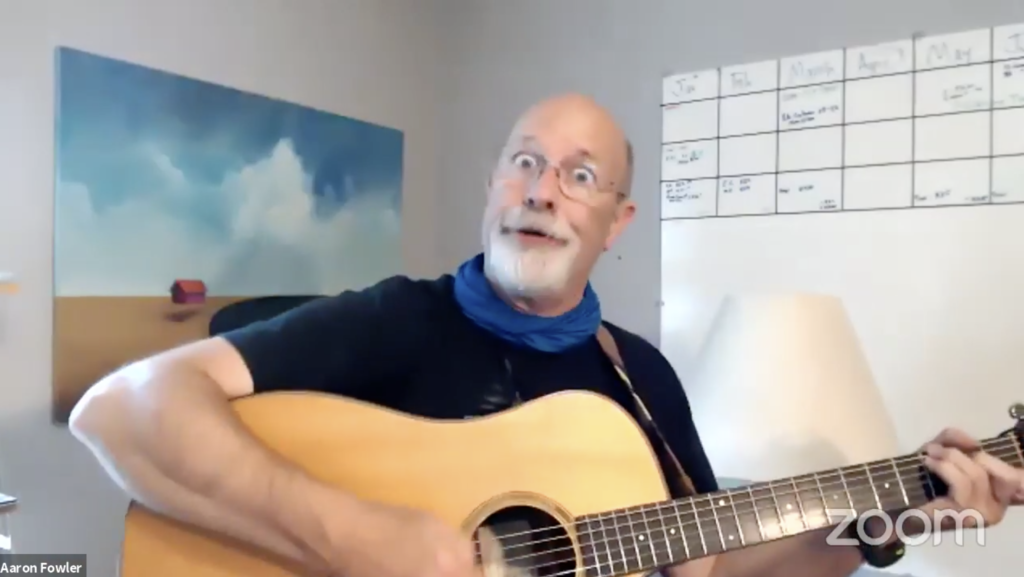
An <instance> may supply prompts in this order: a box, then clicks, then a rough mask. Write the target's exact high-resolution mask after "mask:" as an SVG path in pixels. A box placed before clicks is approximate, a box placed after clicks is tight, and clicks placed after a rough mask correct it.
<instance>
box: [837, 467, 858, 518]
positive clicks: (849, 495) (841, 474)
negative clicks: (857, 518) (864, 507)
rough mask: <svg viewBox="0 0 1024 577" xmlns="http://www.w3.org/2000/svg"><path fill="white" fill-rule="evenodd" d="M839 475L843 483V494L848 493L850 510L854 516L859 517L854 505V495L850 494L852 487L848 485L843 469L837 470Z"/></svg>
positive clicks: (847, 498)
mask: <svg viewBox="0 0 1024 577" xmlns="http://www.w3.org/2000/svg"><path fill="white" fill-rule="evenodd" d="M837 472H838V474H839V480H840V481H842V483H843V492H845V493H846V500H847V501H848V502H849V503H850V509H852V510H853V514H854V515H858V514H859V513H858V511H857V506H856V505H854V504H853V495H852V494H851V493H850V486H849V485H847V484H846V475H844V474H843V470H842V469H837Z"/></svg>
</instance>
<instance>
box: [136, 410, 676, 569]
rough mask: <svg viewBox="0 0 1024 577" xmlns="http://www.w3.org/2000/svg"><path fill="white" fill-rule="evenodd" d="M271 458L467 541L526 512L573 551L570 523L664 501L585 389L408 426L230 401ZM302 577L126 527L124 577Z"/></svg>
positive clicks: (150, 517)
mask: <svg viewBox="0 0 1024 577" xmlns="http://www.w3.org/2000/svg"><path fill="white" fill-rule="evenodd" d="M233 406H234V408H235V410H236V411H237V413H238V415H239V416H240V417H241V419H242V421H243V422H244V423H245V425H246V426H247V427H248V428H249V429H250V430H251V431H252V433H253V434H254V435H255V436H256V437H257V438H259V439H260V440H261V441H262V442H263V443H265V444H266V445H267V446H268V447H269V448H270V449H271V450H273V451H275V452H277V453H279V454H280V455H282V456H284V457H285V458H286V459H288V460H290V461H292V462H294V463H296V464H298V465H299V466H301V467H302V468H304V469H305V470H307V471H308V472H309V473H310V474H311V475H313V476H315V477H317V478H319V479H322V480H324V481H326V482H328V483H331V484H333V485H335V486H337V487H339V488H340V489H343V490H345V491H348V492H351V493H353V494H355V495H358V496H359V497H362V498H364V499H370V500H375V501H381V502H385V503H391V504H396V505H405V506H409V507H416V508H419V509H423V510H426V511H429V512H431V513H433V514H435V515H436V516H438V517H440V518H441V519H443V520H444V521H446V522H448V523H450V524H451V525H452V526H453V527H458V528H461V529H462V530H463V531H464V532H465V533H466V534H467V535H469V534H471V533H472V532H473V531H474V530H475V529H476V528H477V527H479V526H481V525H483V524H486V520H487V519H488V518H490V517H491V515H492V514H494V513H497V512H499V511H502V510H508V509H510V508H513V507H529V508H531V509H534V510H539V511H540V512H542V513H543V514H545V515H547V516H549V517H552V518H554V519H555V520H556V521H557V522H558V523H559V524H560V525H561V526H562V527H563V528H564V530H565V532H566V534H567V538H568V539H570V540H571V541H572V543H573V545H574V548H575V554H576V561H577V563H576V567H577V569H578V571H579V573H578V574H582V569H583V564H582V563H580V562H579V561H580V559H579V555H580V547H579V543H578V541H577V540H576V538H575V537H574V535H573V534H572V519H573V518H574V517H575V516H579V515H585V514H591V513H599V512H603V511H608V510H612V509H617V508H621V507H628V506H632V505H640V504H644V503H651V502H656V501H662V500H664V499H667V498H668V497H669V495H668V490H667V488H666V485H665V482H664V479H663V477H662V473H661V470H660V468H659V465H658V461H657V459H656V457H655V455H654V452H653V451H652V449H651V446H650V444H649V443H648V441H647V438H646V437H645V435H644V434H643V432H642V431H641V430H640V428H639V427H638V426H637V425H636V423H635V422H634V421H633V420H632V418H631V417H630V416H629V415H628V414H627V413H626V412H625V411H624V410H622V408H620V407H619V406H618V405H617V404H615V403H614V402H613V401H611V400H609V399H606V398H604V397H602V396H599V395H596V394H592V393H587V392H563V393H557V394H554V395H550V396H547V397H544V398H542V399H538V400H535V401H532V402H529V403H525V404H523V405H520V406H518V407H516V408H513V409H511V410H508V411H505V412H502V413H498V414H495V415H491V416H487V417H481V418H475V419H467V420H464V421H435V420H430V419H423V418H418V417H413V416H410V415H406V414H403V413H398V412H394V411H390V410H387V409H383V408H380V407H377V406H375V405H370V404H366V403H360V402H357V401H351V400H348V399H344V398H340V397H335V396H330V395H324V394H318V393H271V394H262V395H256V396H253V397H248V398H245V399H241V400H238V401H235V402H234V403H233ZM183 575H188V576H189V577H286V576H294V577H299V576H300V573H299V572H298V570H297V569H295V568H290V567H287V566H286V565H284V564H282V563H280V562H278V561H277V560H275V559H272V558H271V557H269V556H267V555H265V554H262V553H259V552H257V551H255V550H253V549H250V548H248V547H245V546H243V545H241V544H238V543H235V542H232V541H229V540H227V539H224V538H220V537H217V536H214V535H210V534H206V533H203V532H201V531H198V530H196V529H194V528H192V527H188V526H184V525H181V524H179V523H176V522H173V521H171V520H169V519H167V518H166V517H163V516H160V515H157V514H155V513H153V512H150V511H149V510H147V509H146V508H144V507H142V506H141V505H139V504H137V503H133V504H132V505H131V507H130V508H129V510H128V514H127V517H126V520H125V539H124V549H123V553H122V560H121V576H122V577H181V576H183Z"/></svg>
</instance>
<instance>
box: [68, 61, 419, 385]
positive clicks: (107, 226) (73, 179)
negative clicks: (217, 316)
mask: <svg viewBox="0 0 1024 577" xmlns="http://www.w3.org/2000/svg"><path fill="white" fill-rule="evenodd" d="M57 58H58V60H57V74H58V78H57V99H56V100H57V110H56V115H57V133H56V190H55V194H56V201H55V255H54V256H55V263H54V284H55V287H54V291H55V296H56V301H57V302H56V308H55V317H56V318H55V324H56V327H55V329H56V330H55V333H56V338H55V340H56V341H57V342H56V344H55V355H54V356H55V364H56V365H57V367H55V368H57V369H63V370H55V378H56V379H57V380H58V381H60V379H62V378H63V379H65V380H70V381H74V383H73V384H68V383H60V382H58V383H57V384H56V385H55V386H56V387H58V388H60V387H62V386H64V388H68V387H70V388H71V389H75V390H77V391H78V393H77V394H76V395H72V396H74V397H75V399H77V396H78V395H79V394H80V392H81V391H82V390H84V388H85V387H87V386H88V385H90V384H92V383H93V382H95V380H96V379H98V378H99V377H101V376H102V375H103V373H104V372H106V371H108V370H113V369H114V368H116V367H117V366H119V365H121V364H124V363H125V362H127V361H130V360H133V358H135V357H138V356H145V355H146V354H150V353H151V352H155V350H161V349H163V348H168V347H169V346H175V345H176V344H178V342H179V341H187V340H194V339H195V338H201V337H203V336H206V335H205V323H206V322H208V320H209V316H210V315H211V314H212V313H213V312H215V310H216V309H217V308H218V307H220V306H223V305H224V304H227V303H229V302H233V301H237V300H241V299H243V298H246V297H258V296H266V295H320V294H333V293H337V292H339V291H342V290H345V289H349V288H361V287H364V286H367V285H369V284H372V283H374V282H376V281H378V280H380V279H382V278H385V277H387V276H389V275H393V274H397V273H400V272H401V270H402V262H401V234H400V233H401V230H400V220H401V191H402V164H403V135H402V133H401V132H400V131H398V130H396V129H393V128H388V127H383V126H379V125H375V124H371V123H368V122H363V121H360V120H356V119H352V118H348V117H345V116H340V115H337V114H331V113H328V112H323V111H319V110H314V109H312V108H308V107H304V106H299V105H296V104H291V103H287V102H283V101H280V100H275V99H271V98H267V97H264V96H259V95H254V94H249V93H245V92H241V91H239V90H235V89H231V88H228V87H224V86H219V85H215V84H211V83H207V82H201V81H198V80H194V79H190V78H186V77H182V76H178V75H174V74H170V73H167V72H162V71H158V70H154V69H151V68H146V67H143V66H138V65H135V64H130V63H126V62H122V61H119V60H114V59H110V58H106V57H102V56H97V55H93V54H89V53H86V52H82V51H78V50H72V49H67V48H61V49H59V50H58V54H57ZM181 279H189V280H190V281H201V282H200V286H204V287H205V292H206V298H205V300H204V301H203V302H204V303H205V304H204V305H203V306H197V305H195V302H194V301H188V302H189V303H192V305H191V306H193V308H194V309H195V310H193V311H192V312H193V313H194V315H193V316H192V317H189V318H194V319H195V320H192V321H190V322H188V323H182V322H181V320H180V319H181V317H180V316H178V317H174V318H177V319H178V320H177V321H176V322H170V321H168V318H170V317H169V316H168V310H166V309H167V308H168V307H173V306H178V307H180V306H185V305H182V304H181V303H183V302H185V301H180V302H177V304H175V303H174V302H172V299H171V296H170V295H171V293H170V290H171V287H172V284H175V283H176V281H178V280H181ZM96 323H102V324H96ZM172 325H173V326H172ZM105 332H112V333H117V334H119V335H120V336H119V337H118V338H116V339H115V338H106V337H105V336H104V333H105ZM76 335H77V336H76ZM87 335H88V336H89V338H91V339H92V340H94V341H96V343H95V345H93V346H86V345H85V342H86V336H87ZM114 341H117V342H114ZM62 342H63V344H64V345H65V346H62ZM133 342H134V343H138V344H135V345H131V344H129V343H133ZM154 349H155V350H154ZM90 356H91V357H96V356H99V357H104V358H106V361H104V363H101V364H102V365H103V366H99V365H97V363H95V362H92V361H87V360H85V358H86V357H90ZM82 363H85V364H88V365H89V366H90V367H91V368H88V369H86V368H83V367H82V366H81V365H82ZM107 365H112V366H107ZM72 366H75V368H71V367H72ZM97 373H98V374H97ZM65 400H66V399H65ZM65 404H66V403H65Z"/></svg>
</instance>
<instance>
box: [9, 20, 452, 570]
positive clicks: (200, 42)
mask: <svg viewBox="0 0 1024 577" xmlns="http://www.w3.org/2000/svg"><path fill="white" fill-rule="evenodd" d="M438 15H439V13H438V12H437V11H435V10H433V9H432V7H431V3H430V2H426V1H422V0H387V1H379V0H345V1H341V0H214V1H210V0H175V1H174V2H156V1H147V0H89V1H88V2H82V1H80V0H67V1H61V0H3V2H2V3H0V270H13V271H14V272H16V273H17V274H18V275H19V277H20V279H21V281H22V285H23V286H22V293H21V294H19V295H17V296H14V297H9V296H3V295H0V488H3V489H4V490H7V491H9V492H11V493H14V494H16V495H17V496H19V497H20V498H21V500H22V502H21V506H20V508H19V510H18V512H17V513H16V515H15V516H14V517H13V518H12V519H11V529H12V530H13V532H14V546H15V547H16V549H17V550H18V551H20V552H38V553H46V552H68V553H71V552H78V553H87V554H89V563H90V567H89V569H90V572H89V574H90V575H96V576H97V577H108V576H112V575H114V570H115V563H116V560H117V554H118V547H119V544H120V540H121V536H122V522H123V514H124V510H125V506H126V505H127V502H126V501H125V499H124V498H123V497H122V496H121V495H120V493H119V491H118V490H117V489H116V488H115V487H114V486H113V484H112V483H110V482H109V481H108V480H107V479H106V478H105V476H104V474H103V472H102V471H101V470H100V468H99V467H98V466H97V465H96V464H95V463H94V461H93V459H92V458H91V457H90V456H89V455H87V454H86V452H85V450H84V449H82V448H81V447H79V446H78V445H77V444H76V443H75V442H74V441H73V440H72V438H71V437H70V435H69V434H68V433H67V431H66V430H65V429H63V428H58V427H55V426H54V425H52V424H51V423H50V417H49V410H50V382H51V370H50V366H51V365H50V347H51V326H52V312H51V307H52V302H51V294H52V289H51V287H52V254H53V252H52V249H53V217H52V215H53V164H54V158H53V134H54V117H53V110H54V103H53V88H54V52H53V50H54V47H55V46H56V45H66V46H72V47H76V48H80V49H84V50H88V51H92V52H96V53H99V54H103V55H107V56H111V57H115V58H122V59H126V60H129V61H132V62H135V63H139V64H142V65H146V66H151V67H155V68H159V69H161V70H167V71H170V72H175V73H179V74H185V75H188V76H192V77H195V78H199V79H203V80H209V81H212V82H216V83H220V84H224V85H228V86H232V87H235V88H239V89H241V90H246V91H252V92H256V93H259V94H264V95H268V96H272V97H278V98H282V99H285V100H288V101H291V102H296V103H301V104H304V105H308V106H313V107H316V108H320V109H324V110H329V111H332V112H335V113H339V114H344V115H347V116H353V117H356V118H359V119H363V120H367V121H370V122H376V123H380V124H384V125H387V126H391V127H395V128H398V129H400V130H403V131H404V132H405V138H406V156H405V158H406V167H405V188H404V194H405V203H404V209H403V213H404V222H403V227H404V230H405V238H404V242H405V246H406V249H407V250H406V251H405V256H406V260H407V263H408V264H407V268H408V270H409V271H410V272H411V273H413V274H431V273H434V272H436V266H435V260H436V259H435V258H434V239H435V235H436V232H435V230H436V227H435V222H436V221H435V219H434V211H433V207H434V205H435V194H436V189H435V186H434V185H435V178H436V177H435V166H436V160H435V149H436V146H435V144H436V141H437V138H436V134H435V132H436V131H435V125H434V123H435V122H436V118H435V117H436V115H435V111H436V110H437V107H438V97H437V91H438V90H439V89H440V88H442V87H441V86H440V85H439V84H438V83H437V82H436V81H435V70H436V67H437V65H438V55H439V53H438V50H439V46H438V44H437V43H436V39H437V38H438V37H439V32H440V30H441V27H440V26H438V25H437V23H436V22H435V21H434V18H435V17H437V16H438Z"/></svg>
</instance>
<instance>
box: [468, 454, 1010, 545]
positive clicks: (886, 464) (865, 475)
mask: <svg viewBox="0 0 1024 577" xmlns="http://www.w3.org/2000/svg"><path fill="white" fill-rule="evenodd" d="M980 445H981V449H982V450H983V451H985V452H988V453H990V454H991V453H992V451H993V450H995V451H1000V452H1002V451H1003V450H1004V449H1009V451H1008V452H1006V453H1005V454H1003V455H1001V456H999V457H998V458H1000V459H1004V458H1006V457H1017V458H1018V459H1020V460H1021V465H1022V466H1024V457H1022V456H1021V449H1020V445H1019V444H1018V443H1017V439H1016V437H1013V436H1011V435H1006V436H1001V437H997V438H995V439H987V440H985V441H982V442H981V443H980ZM993 456H995V455H993ZM923 458H924V453H923V452H918V453H914V454H912V455H905V456H903V457H897V458H894V459H889V460H886V461H883V462H875V463H865V464H864V465H863V466H850V467H842V468H840V469H836V470H834V471H836V472H822V473H810V474H806V475H799V476H796V477H790V478H789V479H786V480H775V481H769V482H765V483H755V484H753V485H751V486H750V489H758V490H764V489H768V490H770V491H774V488H775V487H780V488H781V489H782V490H781V491H779V492H774V493H773V494H772V495H766V496H762V497H757V498H751V497H750V496H749V491H747V487H739V488H737V489H730V490H726V491H716V492H714V493H707V494H703V495H695V496H692V497H683V498H681V499H673V500H671V501H665V502H661V503H651V504H646V505H638V506H634V507H626V508H622V509H616V510H614V511H606V512H604V513H598V514H594V515H583V516H581V517H577V518H576V519H574V521H575V523H577V524H579V523H581V522H583V521H586V520H590V519H588V517H589V518H591V519H598V520H599V519H601V518H602V517H604V518H605V519H610V518H611V517H615V516H619V515H622V514H624V513H627V512H631V511H632V510H635V512H636V513H655V514H657V513H660V512H661V511H662V510H665V509H669V508H672V509H676V508H678V506H679V502H680V501H697V500H704V499H708V498H709V497H712V496H722V497H729V498H730V499H732V498H733V495H736V494H739V493H744V494H745V495H744V497H742V498H741V499H740V500H738V501H737V500H734V501H733V502H734V503H737V504H745V503H750V502H754V501H755V500H756V499H760V500H764V499H768V498H771V497H779V496H783V497H785V496H789V495H795V494H798V493H800V492H806V491H808V490H814V489H817V487H818V486H819V485H820V486H821V488H822V489H824V488H825V487H834V486H836V485H844V486H845V485H848V484H849V483H851V482H854V483H857V482H862V481H864V480H867V481H869V483H868V485H865V488H871V484H870V482H871V481H873V479H874V475H875V473H874V472H872V469H876V470H878V472H879V473H884V474H886V475H892V474H893V473H898V474H900V475H902V474H903V473H907V472H910V471H911V470H913V469H915V468H919V467H921V466H922V465H923ZM848 469H854V470H852V471H850V474H849V475H845V474H843V471H845V470H848ZM921 473H922V474H923V473H924V471H921ZM919 477H920V475H919ZM831 478H838V479H839V480H838V481H829V482H827V483H825V484H824V485H822V484H821V481H822V480H824V479H831ZM925 479H927V477H925ZM893 480H897V479H896V477H893ZM812 481H813V482H814V483H815V486H814V487H812V488H809V489H804V490H803V491H799V490H797V491H794V490H793V483H794V482H812ZM715 508H716V507H714V506H711V507H707V506H703V505H702V508H695V507H691V508H690V511H689V512H692V513H702V512H709V511H712V510H713V509H715ZM620 527H621V525H620ZM613 528H614V526H613ZM550 529H551V527H545V528H541V529H529V530H526V531H519V532H516V533H509V534H507V535H505V536H504V538H506V539H507V538H513V537H523V536H527V535H531V534H535V533H540V532H542V531H548V530H550ZM581 534H586V533H585V532H583V533H581ZM474 543H475V544H479V541H478V540H475V541H474Z"/></svg>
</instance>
